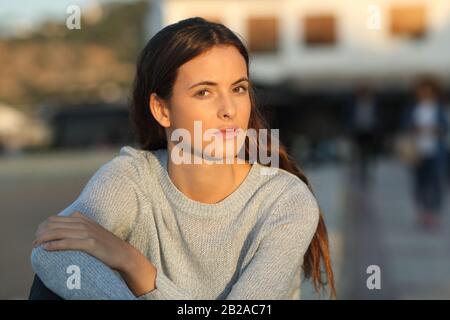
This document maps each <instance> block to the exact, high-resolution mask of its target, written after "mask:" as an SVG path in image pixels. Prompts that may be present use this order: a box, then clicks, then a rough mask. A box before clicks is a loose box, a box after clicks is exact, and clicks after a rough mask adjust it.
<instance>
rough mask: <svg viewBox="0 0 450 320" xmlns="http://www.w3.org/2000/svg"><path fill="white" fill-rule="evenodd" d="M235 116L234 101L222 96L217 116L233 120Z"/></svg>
mask: <svg viewBox="0 0 450 320" xmlns="http://www.w3.org/2000/svg"><path fill="white" fill-rule="evenodd" d="M235 115H236V106H235V105H234V101H233V99H232V98H231V97H229V96H223V97H222V100H221V102H220V108H219V116H220V117H221V118H223V117H228V118H233V117H234V116H235Z"/></svg>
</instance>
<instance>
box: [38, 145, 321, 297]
mask: <svg viewBox="0 0 450 320" xmlns="http://www.w3.org/2000/svg"><path fill="white" fill-rule="evenodd" d="M167 160H168V154H167V150H166V149H159V150H156V151H144V150H139V149H135V148H133V147H131V146H125V147H122V148H121V149H120V154H119V155H117V156H116V157H114V158H113V159H112V160H110V161H109V162H107V163H105V164H104V165H103V166H101V167H100V168H99V169H98V171H97V172H96V173H95V174H94V175H93V176H92V177H91V179H90V180H89V182H88V183H87V185H86V186H85V187H84V189H83V190H82V192H81V194H80V195H79V197H78V198H77V199H76V200H75V201H74V202H73V203H72V204H70V205H69V206H68V207H67V208H66V209H64V210H63V211H61V212H60V213H59V215H60V216H67V215H69V214H71V213H72V212H74V211H80V212H82V213H83V214H85V215H86V216H88V217H89V218H91V219H93V220H95V221H96V222H98V223H99V224H101V225H102V226H103V227H105V228H107V229H108V230H110V231H111V232H113V233H114V234H115V235H117V236H118V237H120V238H121V239H124V240H125V241H127V242H129V243H130V244H131V245H132V246H134V247H135V248H137V249H138V250H139V251H140V252H141V253H143V254H144V255H145V256H146V257H147V258H148V259H149V260H150V261H151V262H152V263H153V264H154V265H155V266H156V268H157V276H156V289H154V290H152V291H150V292H148V293H146V294H144V295H142V296H139V297H136V296H134V295H133V293H132V292H131V291H130V290H129V288H128V287H127V285H126V283H125V282H124V281H123V279H122V278H121V277H120V275H119V273H118V272H117V271H115V270H112V269H111V268H109V267H108V266H106V265H105V264H104V263H103V262H101V261H100V260H98V259H96V258H94V257H92V256H90V255H89V254H86V253H84V252H82V251H74V250H71V251H53V252H50V251H46V250H44V249H43V248H42V246H38V247H36V248H34V249H33V251H32V253H31V264H32V267H33V270H34V271H35V272H36V273H37V274H38V275H39V277H40V278H41V279H42V281H43V282H44V284H45V285H46V286H47V287H48V288H49V289H50V290H52V291H53V292H55V293H56V294H58V295H59V296H61V297H62V298H64V299H125V300H130V299H131V300H135V299H138V300H142V299H144V300H145V299H148V300H160V299H210V300H212V299H230V300H232V299H300V284H301V275H302V271H301V266H302V263H303V258H304V254H305V252H306V250H307V248H308V246H309V244H310V242H311V239H312V237H313V235H314V233H315V230H316V228H317V224H318V220H319V207H318V204H317V202H316V199H315V198H314V196H313V194H312V193H311V192H310V191H309V189H308V188H307V186H306V184H305V183H304V182H303V181H301V180H300V179H299V178H298V177H296V176H295V175H293V174H291V173H289V172H287V171H285V170H282V169H278V171H277V173H276V174H272V175H267V174H265V172H264V169H267V168H265V167H264V166H263V165H261V164H258V163H254V164H253V165H252V168H251V170H250V172H249V174H248V175H247V177H246V178H245V180H244V181H243V182H242V183H241V184H240V185H239V187H238V188H237V189H236V190H235V191H234V192H233V193H232V194H230V195H229V196H228V197H226V198H225V199H223V200H221V201H220V202H218V203H215V204H206V203H201V202H198V201H195V200H192V199H190V198H188V197H187V196H186V195H185V194H184V193H182V192H181V191H180V190H179V189H177V187H176V186H175V185H174V184H173V183H172V181H171V179H170V177H169V175H168V172H167ZM71 265H75V266H78V267H79V270H80V275H81V277H80V288H73V287H71V286H68V285H67V283H68V278H69V277H70V276H71V274H70V273H68V267H69V266H71Z"/></svg>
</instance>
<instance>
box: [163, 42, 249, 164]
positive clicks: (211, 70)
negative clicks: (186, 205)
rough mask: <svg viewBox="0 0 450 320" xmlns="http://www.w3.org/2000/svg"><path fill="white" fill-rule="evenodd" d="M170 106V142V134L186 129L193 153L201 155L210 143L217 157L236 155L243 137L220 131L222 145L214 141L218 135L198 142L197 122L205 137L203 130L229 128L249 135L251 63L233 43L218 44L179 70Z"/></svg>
mask: <svg viewBox="0 0 450 320" xmlns="http://www.w3.org/2000/svg"><path fill="white" fill-rule="evenodd" d="M169 109H170V110H169V113H170V127H169V130H168V133H169V136H168V140H169V143H171V142H170V133H171V132H172V131H173V130H175V129H179V128H183V129H186V130H188V131H189V132H190V135H191V139H192V145H193V146H192V149H191V150H192V152H195V153H196V154H199V152H202V151H203V150H204V148H205V147H206V146H208V145H214V146H217V148H215V149H214V152H213V155H214V158H224V157H225V156H227V155H228V156H229V155H230V150H231V154H232V155H233V157H235V156H236V154H237V152H238V151H239V150H240V148H241V147H242V143H240V144H238V142H241V139H236V138H235V137H233V135H228V136H227V135H225V136H224V135H222V134H221V133H220V132H219V133H218V134H217V139H221V140H222V145H220V144H214V143H213V142H214V140H212V139H216V137H215V138H211V140H208V139H202V141H201V143H200V144H199V145H197V146H196V145H194V121H200V123H201V138H205V137H204V135H203V133H204V132H205V131H206V130H208V129H215V130H216V129H222V128H227V127H234V128H240V129H242V132H244V134H245V131H246V130H247V129H248V123H249V118H250V111H251V103H250V96H249V82H248V78H247V65H246V62H245V60H244V58H243V57H242V55H241V54H240V53H239V51H238V50H237V49H236V48H235V47H233V46H215V47H213V48H212V49H210V50H209V51H207V52H205V53H204V54H202V55H200V56H197V57H195V58H194V59H192V60H190V61H188V62H187V63H185V64H183V65H182V66H181V67H180V68H179V69H178V74H177V78H176V81H175V84H174V88H173V94H172V99H171V100H170V108H169ZM198 124H199V123H197V125H198ZM196 132H199V130H196ZM210 132H212V131H210ZM241 137H242V135H241ZM242 141H243V140H242ZM174 144H177V142H174ZM210 147H211V146H210ZM226 148H227V149H228V152H229V153H226ZM200 149H201V150H200ZM208 150H211V149H209V148H208ZM205 151H206V150H205Z"/></svg>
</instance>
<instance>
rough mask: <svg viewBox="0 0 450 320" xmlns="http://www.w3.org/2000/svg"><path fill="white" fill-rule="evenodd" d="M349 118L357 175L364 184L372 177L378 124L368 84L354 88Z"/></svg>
mask: <svg viewBox="0 0 450 320" xmlns="http://www.w3.org/2000/svg"><path fill="white" fill-rule="evenodd" d="M350 120H351V124H350V127H351V135H352V140H353V145H354V157H353V158H354V160H355V163H356V170H357V177H358V181H359V182H360V184H361V185H362V186H365V185H367V183H368V182H369V180H370V179H371V177H372V171H373V164H374V161H375V153H376V147H375V146H376V141H377V138H376V136H377V126H378V123H377V106H376V102H375V98H374V95H373V93H372V91H371V90H370V88H369V87H368V86H365V85H361V86H360V87H359V88H358V89H357V90H356V93H355V99H354V102H353V105H352V110H351V115H350Z"/></svg>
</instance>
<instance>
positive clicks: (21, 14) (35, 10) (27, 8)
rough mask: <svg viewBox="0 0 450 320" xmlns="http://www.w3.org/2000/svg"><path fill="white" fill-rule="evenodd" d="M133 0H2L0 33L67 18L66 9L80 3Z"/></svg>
mask: <svg viewBox="0 0 450 320" xmlns="http://www.w3.org/2000/svg"><path fill="white" fill-rule="evenodd" d="M131 1H133V0H0V34H8V33H11V32H13V31H14V30H16V29H17V28H25V29H26V28H31V27H33V26H35V25H37V24H39V23H41V22H42V21H44V20H48V19H52V20H53V19H54V20H61V21H63V20H65V19H66V18H67V17H68V14H67V13H66V9H67V7H68V6H70V5H78V6H80V8H81V10H83V8H86V7H90V6H92V5H96V4H102V3H106V2H131Z"/></svg>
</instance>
